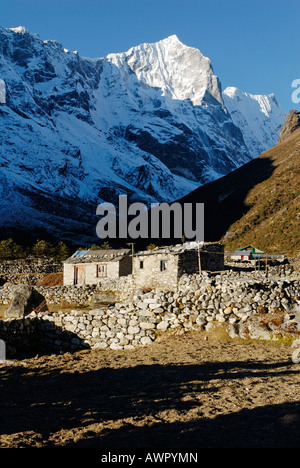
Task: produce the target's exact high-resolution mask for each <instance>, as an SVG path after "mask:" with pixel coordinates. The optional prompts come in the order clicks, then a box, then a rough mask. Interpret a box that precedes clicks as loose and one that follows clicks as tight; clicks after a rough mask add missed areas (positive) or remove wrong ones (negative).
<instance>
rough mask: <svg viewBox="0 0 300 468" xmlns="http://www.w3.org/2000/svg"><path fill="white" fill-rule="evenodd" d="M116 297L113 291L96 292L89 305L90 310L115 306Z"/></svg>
mask: <svg viewBox="0 0 300 468" xmlns="http://www.w3.org/2000/svg"><path fill="white" fill-rule="evenodd" d="M115 302H116V295H115V293H114V292H113V291H103V292H96V293H94V294H93V296H92V298H91V300H90V305H91V307H92V309H97V308H99V307H101V306H103V305H110V304H115Z"/></svg>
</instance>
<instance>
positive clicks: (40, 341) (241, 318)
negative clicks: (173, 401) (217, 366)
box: [0, 272, 300, 352]
mask: <svg viewBox="0 0 300 468" xmlns="http://www.w3.org/2000/svg"><path fill="white" fill-rule="evenodd" d="M299 296H300V295H299V281H297V280H292V279H276V280H275V279H271V278H260V279H257V278H249V277H247V276H242V275H238V274H237V275H235V274H228V273H227V274H226V273H225V272H224V274H217V275H211V274H208V273H203V274H202V275H184V276H182V278H181V279H180V282H179V284H178V289H177V291H165V290H152V291H149V292H145V291H142V290H137V291H135V295H134V296H133V297H132V298H130V299H128V300H124V301H121V302H116V303H115V304H114V305H111V306H109V307H100V308H97V309H93V310H85V311H84V310H72V311H71V312H67V313H66V312H63V311H59V312H56V313H51V314H49V313H47V312H46V313H45V312H44V313H38V314H36V313H35V312H32V313H31V314H29V315H28V316H27V317H26V318H25V319H23V322H22V321H18V322H16V321H7V320H6V321H4V322H1V327H2V331H3V327H4V328H6V330H9V329H13V327H14V326H15V327H16V326H17V325H16V324H17V323H18V330H19V332H20V331H21V330H22V338H21V341H22V339H23V340H24V339H25V338H26V337H27V341H28V334H26V333H25V338H24V328H26V327H31V328H30V330H31V336H32V340H33V343H34V344H35V346H36V347H37V348H38V349H41V350H48V351H51V352H53V351H61V350H75V349H83V348H101V349H106V348H110V349H130V348H134V347H136V346H144V345H147V344H150V343H152V342H153V341H155V340H156V339H157V337H158V336H160V335H161V334H162V333H165V332H166V331H171V332H174V331H176V332H180V333H185V332H187V331H189V330H202V331H205V332H209V331H210V330H211V329H213V328H214V327H216V326H222V327H224V328H225V329H226V331H227V332H228V334H229V336H230V337H231V338H235V337H239V338H242V339H244V338H251V339H265V340H269V339H272V340H277V339H281V338H288V339H290V340H292V339H296V338H299V337H300V309H299V307H300V297H299ZM22 323H23V326H22V325H20V324H22ZM25 323H27V325H26V326H25ZM13 324H15V325H13ZM1 327H0V330H1ZM19 332H18V331H17V332H16V333H15V334H13V333H11V334H10V335H9V334H8V335H5V333H2V334H1V332H0V339H3V340H6V339H8V338H9V336H13V335H14V339H15V340H16V336H17V335H18V333H19ZM25 341H26V340H25ZM12 346H13V344H12Z"/></svg>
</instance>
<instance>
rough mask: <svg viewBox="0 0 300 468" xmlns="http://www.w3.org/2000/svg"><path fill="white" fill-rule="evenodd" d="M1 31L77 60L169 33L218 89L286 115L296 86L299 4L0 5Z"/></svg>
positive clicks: (267, 0) (99, 0) (232, 0)
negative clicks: (271, 98) (269, 98)
mask: <svg viewBox="0 0 300 468" xmlns="http://www.w3.org/2000/svg"><path fill="white" fill-rule="evenodd" d="M0 5H2V6H1V20H0V25H1V26H2V27H5V28H6V27H8V28H10V27H16V26H25V27H27V28H28V29H29V30H31V31H32V32H33V33H38V34H39V35H40V37H41V39H43V40H44V39H55V40H57V41H58V42H60V43H62V44H63V46H64V47H65V48H67V49H70V50H77V51H78V53H79V54H80V55H82V56H88V57H102V56H105V55H107V54H108V53H110V52H123V51H126V50H128V49H129V48H130V47H132V46H134V45H138V44H141V43H143V42H156V41H158V40H160V39H163V38H165V37H167V36H170V35H171V34H176V35H177V36H178V38H179V39H180V40H181V41H182V42H183V43H185V44H186V45H189V46H192V47H197V48H198V49H200V50H201V52H202V53H203V54H204V55H206V56H207V57H209V58H210V59H211V61H212V65H213V68H214V72H215V74H216V75H217V76H218V77H219V79H220V80H221V83H222V86H223V88H225V87H226V86H236V87H238V88H240V89H241V90H243V91H247V92H250V93H252V94H269V93H271V92H274V93H275V96H276V97H277V99H278V101H279V103H280V104H281V106H282V107H283V108H284V110H285V111H286V112H288V111H289V110H290V109H297V110H299V109H300V106H299V104H295V103H293V102H292V98H291V96H292V91H293V88H292V87H291V84H292V81H293V80H295V79H300V66H299V65H300V64H299V58H300V57H299V18H300V2H299V0H285V1H283V0H280V1H279V0H260V1H257V0H251V1H250V0H205V1H203V0H151V1H150V0H149V1H144V0H84V1H83V0H80V1H79V0H10V1H9V2H7V1H5V2H4V1H2V0H0Z"/></svg>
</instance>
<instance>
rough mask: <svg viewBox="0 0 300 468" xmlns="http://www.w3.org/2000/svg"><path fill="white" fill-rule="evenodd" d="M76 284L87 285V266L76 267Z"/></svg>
mask: <svg viewBox="0 0 300 468" xmlns="http://www.w3.org/2000/svg"><path fill="white" fill-rule="evenodd" d="M74 284H85V266H84V265H76V266H74Z"/></svg>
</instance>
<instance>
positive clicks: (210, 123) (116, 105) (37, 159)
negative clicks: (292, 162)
mask: <svg viewBox="0 0 300 468" xmlns="http://www.w3.org/2000/svg"><path fill="white" fill-rule="evenodd" d="M0 79H2V80H4V81H5V89H6V102H5V103H3V104H0V128H1V132H0V146H1V152H0V223H1V228H2V227H3V226H5V228H6V229H8V228H10V227H11V228H15V227H16V226H17V227H18V228H20V229H23V228H24V227H25V228H26V226H28V225H30V229H31V230H32V231H33V230H34V229H35V228H36V229H40V228H43V229H46V230H48V231H49V232H50V233H52V234H53V235H55V236H57V237H59V238H66V239H67V238H69V239H71V238H72V239H73V240H74V232H75V231H81V232H83V231H86V230H88V229H91V231H90V233H89V234H90V235H91V236H94V233H95V226H96V221H97V219H95V211H96V206H97V205H98V204H99V203H101V202H102V201H110V202H113V203H116V202H117V201H118V196H119V195H120V194H127V195H128V197H129V200H130V201H133V200H140V201H143V202H146V203H150V202H161V201H166V202H170V201H173V200H176V199H179V198H180V197H182V196H184V195H185V194H187V193H189V192H190V191H192V190H194V189H195V188H196V187H198V186H199V185H202V184H205V183H207V182H210V181H212V180H214V179H216V178H218V177H221V176H223V175H225V174H227V173H228V172H230V171H232V170H234V169H236V168H238V167H239V166H241V165H242V164H244V163H246V162H247V161H249V160H250V159H251V158H252V157H253V156H255V155H258V154H259V152H258V150H259V145H258V143H257V139H256V140H251V138H249V135H250V136H251V135H252V133H251V132H252V130H253V126H252V123H251V120H254V121H257V122H258V123H259V122H260V123H262V122H263V124H264V128H265V132H268V129H270V128H272V129H274V132H275V129H276V126H278V123H279V120H280V114H278V115H277V114H276V105H275V101H274V99H275V98H274V99H273V98H270V97H267V100H266V101H265V100H264V99H263V97H262V98H261V99H260V100H257V99H255V97H254V98H253V97H252V96H251V95H243V94H241V95H240V94H239V93H238V92H237V91H236V92H231V94H230V93H229V92H228V91H227V93H225V94H224V93H223V96H222V93H221V85H220V83H219V80H218V78H217V77H216V76H215V74H214V72H213V69H212V65H211V62H210V60H209V59H208V58H207V57H205V56H204V55H203V54H202V53H201V52H200V51H199V50H198V49H196V48H193V47H189V46H186V45H184V44H183V43H182V42H181V41H180V40H179V39H178V37H177V36H176V35H172V36H169V37H167V38H165V39H162V40H161V41H158V42H155V43H144V44H140V45H138V46H136V47H132V48H131V49H129V50H128V51H127V52H124V53H115V54H109V55H108V56H107V57H102V58H95V59H90V58H84V57H81V56H80V55H79V54H78V53H74V52H69V51H67V50H66V49H64V48H63V46H62V45H61V44H59V43H58V42H56V41H54V40H46V41H43V40H41V38H40V37H39V36H38V35H37V34H31V33H30V32H28V31H27V30H26V28H24V27H18V28H12V29H4V28H0ZM223 99H224V102H225V105H226V107H227V109H228V110H229V112H228V110H227V109H226V107H225V105H224V102H223ZM242 102H243V103H244V104H243V106H240V104H241V103H242ZM268 102H269V103H270V106H271V111H270V113H269V114H268V115H266V113H264V112H263V110H262V109H268ZM227 103H229V104H231V108H232V109H233V113H232V116H231V113H230V105H228V106H227ZM234 103H236V104H234ZM237 103H239V104H237ZM245 103H247V105H246V104H245ZM263 103H264V106H265V107H263ZM238 105H239V107H238V109H239V112H238V113H237V112H235V110H236V108H237V106H238ZM234 106H236V107H234ZM243 112H246V114H247V113H249V115H245V116H244V117H243V120H242V117H241V116H243V115H244V114H243ZM238 116H239V118H237V117H238ZM262 117H263V118H262ZM247 119H248V120H247ZM247 122H248V124H247ZM274 122H275V123H274ZM275 133H276V132H275ZM275 133H274V135H272V136H271V137H270V138H269V140H266V138H265V135H264V134H259V133H257V135H255V136H256V138H258V139H259V144H264V145H266V144H269V145H270V146H272V145H273V144H274V143H276V141H277V139H278V135H279V129H278V135H275ZM272 138H273V140H272ZM254 143H255V144H254ZM252 144H253V147H252V146H251V145H252ZM265 149H268V148H265ZM255 153H256V154H255ZM84 223H86V224H84Z"/></svg>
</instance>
